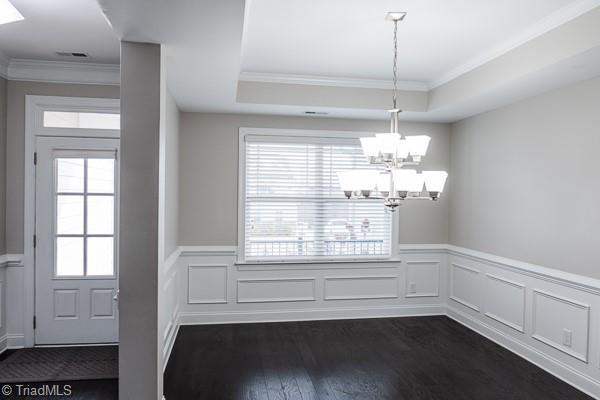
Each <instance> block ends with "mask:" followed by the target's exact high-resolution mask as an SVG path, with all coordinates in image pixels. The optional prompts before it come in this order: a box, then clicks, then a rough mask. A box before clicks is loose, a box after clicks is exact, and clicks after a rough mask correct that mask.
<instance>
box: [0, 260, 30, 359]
mask: <svg viewBox="0 0 600 400" xmlns="http://www.w3.org/2000/svg"><path fill="white" fill-rule="evenodd" d="M22 267H23V255H22V254H4V255H1V256H0V353H2V352H4V351H5V350H7V349H13V348H21V347H23V346H24V344H25V339H24V335H23V333H22V331H23V328H22V326H21V324H20V318H21V315H22V313H23V301H24V299H25V294H24V291H23V280H22V275H23V268H22Z"/></svg>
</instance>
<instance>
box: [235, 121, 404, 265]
mask: <svg viewBox="0 0 600 400" xmlns="http://www.w3.org/2000/svg"><path fill="white" fill-rule="evenodd" d="M374 134H375V132H360V131H334V130H325V129H321V130H306V129H273V128H247V127H241V128H239V137H238V214H237V229H238V232H237V239H238V240H237V242H238V243H237V252H236V254H237V260H236V264H239V265H278V264H333V263H378V262H379V263H381V262H384V261H395V260H397V254H398V250H399V243H398V242H399V240H398V239H399V226H400V225H399V217H398V214H399V213H398V212H394V213H392V226H391V230H392V233H391V238H390V256H389V257H381V256H372V257H371V256H363V257H348V258H343V257H335V258H328V257H319V258H311V259H293V258H288V259H270V260H254V259H252V260H246V255H245V247H246V246H245V243H246V227H245V224H244V221H245V220H246V137H247V136H262V137H264V136H305V137H313V138H323V137H325V138H328V137H332V138H338V139H339V138H348V139H359V138H361V137H365V136H369V135H374ZM381 207H383V204H382V205H381Z"/></svg>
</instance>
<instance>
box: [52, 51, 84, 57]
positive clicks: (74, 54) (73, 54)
mask: <svg viewBox="0 0 600 400" xmlns="http://www.w3.org/2000/svg"><path fill="white" fill-rule="evenodd" d="M56 54H58V55H59V56H61V57H75V58H88V57H89V56H90V55H89V54H88V53H82V52H70V51H57V52H56Z"/></svg>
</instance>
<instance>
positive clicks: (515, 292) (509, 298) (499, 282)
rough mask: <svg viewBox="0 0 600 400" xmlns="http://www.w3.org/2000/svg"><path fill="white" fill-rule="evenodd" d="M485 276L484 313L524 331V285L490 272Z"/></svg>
mask: <svg viewBox="0 0 600 400" xmlns="http://www.w3.org/2000/svg"><path fill="white" fill-rule="evenodd" d="M485 277H486V285H485V292H486V293H487V296H486V304H485V315H486V316H487V317H489V318H491V319H493V320H496V321H498V322H500V323H502V324H504V325H506V326H508V327H510V328H513V329H514V330H516V331H518V332H521V333H525V285H523V284H521V283H517V282H513V281H511V280H508V279H505V278H501V277H499V276H496V275H492V274H485ZM499 299H502V301H498V300H499Z"/></svg>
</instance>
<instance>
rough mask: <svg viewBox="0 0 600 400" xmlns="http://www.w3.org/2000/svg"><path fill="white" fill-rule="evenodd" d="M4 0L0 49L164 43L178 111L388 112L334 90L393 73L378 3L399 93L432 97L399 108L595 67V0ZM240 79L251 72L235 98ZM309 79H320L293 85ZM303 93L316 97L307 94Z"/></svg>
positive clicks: (493, 100)
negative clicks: (7, 15) (16, 15)
mask: <svg viewBox="0 0 600 400" xmlns="http://www.w3.org/2000/svg"><path fill="white" fill-rule="evenodd" d="M12 1H13V3H14V4H15V6H16V7H17V8H18V9H19V10H20V11H21V13H22V14H23V15H24V16H25V21H24V22H17V23H12V24H7V25H1V26H0V51H1V52H4V53H5V54H7V55H8V56H9V57H10V58H26V59H41V60H62V61H65V60H64V59H63V58H60V57H58V56H56V55H55V52H56V51H83V52H88V53H90V55H91V58H90V59H89V61H90V62H96V63H113V64H117V63H118V61H119V43H118V39H117V38H119V39H123V40H130V41H139V42H151V43H162V44H164V47H163V49H164V51H165V52H166V60H167V65H166V67H167V68H166V70H167V81H168V87H169V90H170V91H171V93H172V95H173V97H174V98H175V100H176V102H177V104H178V106H179V107H180V109H182V110H183V111H203V112H236V113H259V114H280V115H300V114H303V113H304V111H307V110H311V111H320V112H327V113H329V117H340V118H373V119H385V118H386V117H387V113H386V112H385V111H384V110H383V109H382V107H381V106H380V105H378V104H379V103H380V102H379V103H378V104H376V106H375V107H373V104H370V106H368V107H361V108H357V107H350V106H348V105H347V104H345V103H344V102H343V101H339V99H340V96H346V97H347V96H363V95H366V97H369V96H374V97H373V98H378V99H381V98H382V92H381V90H382V88H383V89H385V90H387V89H386V88H388V87H389V85H390V79H389V77H390V70H391V61H392V48H391V46H392V36H391V34H392V24H391V23H390V22H387V21H385V20H384V17H385V14H386V13H387V12H388V11H407V12H408V16H407V18H406V20H405V21H403V22H401V23H400V25H399V40H400V43H399V44H400V47H399V56H400V59H399V71H400V79H401V80H402V81H405V82H404V83H406V84H405V85H403V87H404V89H405V90H408V92H406V93H405V95H407V96H412V95H411V92H410V90H421V92H420V93H421V94H423V93H425V95H426V96H428V98H429V108H428V106H427V100H426V101H425V103H424V105H425V107H424V109H422V110H413V111H412V112H408V113H405V114H404V116H403V118H405V119H410V120H429V121H455V120H457V119H460V118H463V117H466V116H469V115H473V114H475V113H479V112H483V111H486V110H489V109H492V108H494V107H499V106H501V105H503V104H508V103H510V102H514V101H516V100H518V99H520V98H523V96H531V95H535V94H537V93H541V92H543V91H546V90H550V89H552V88H554V87H557V86H558V85H561V84H566V83H569V82H575V81H577V80H582V79H586V78H589V77H592V76H596V75H600V63H599V61H600V29H597V30H594V29H596V28H594V27H595V26H598V27H600V8H597V7H598V6H599V5H600V0H526V1H524V0H502V1H497V0H403V1H402V2H398V1H397V0H395V1H394V0H377V1H367V0H327V1H324V0H286V1H281V0H245V1H244V0H227V1H199V0H169V1H148V0H97V1H98V3H99V4H100V6H98V4H97V3H96V1H95V0H52V1H49V0H12ZM593 10H596V11H598V12H594V11H593ZM103 13H104V14H105V15H106V19H108V20H109V21H110V25H112V28H111V27H110V26H109V24H108V23H107V21H106V19H105V17H104V16H103V15H102V14H103ZM583 15H587V16H589V18H587V19H586V20H582V19H581V18H578V17H579V16H583ZM576 20H577V21H579V22H577V24H576V25H577V26H575V27H572V28H569V30H567V31H565V32H563V33H557V30H558V28H557V27H561V26H566V25H568V24H569V23H570V22H571V21H576ZM590 24H591V25H590ZM113 29H114V30H113ZM561 35H562V36H561ZM545 36H548V37H550V36H552V38H553V39H552V40H550V41H549V42H550V43H552V44H551V45H548V43H547V42H544V41H543V40H542V41H538V42H539V43H537V44H536V45H535V46H530V47H528V48H529V50H528V51H527V52H526V53H525V54H526V57H521V58H515V57H512V58H511V60H513V61H511V63H509V64H506V58H505V57H504V55H505V54H510V51H511V50H515V51H516V50H518V49H520V48H523V47H526V45H528V44H530V43H533V42H535V41H536V40H537V38H543V37H545ZM555 44H556V46H555ZM555 47H556V49H555ZM542 53H543V54H545V55H544V57H541V56H536V55H541V54H542ZM1 55H2V54H0V56H1ZM503 58H504V59H505V61H504V64H503V62H502V61H501V59H503ZM509 58H510V57H509ZM0 61H1V57H0ZM496 61H499V62H498V63H497V64H496V67H495V68H494V67H493V65H492V64H494V63H495V62H496ZM490 65H492V67H490V68H486V66H490ZM0 67H1V66H0ZM575 67H577V68H575ZM486 71H488V72H486ZM490 71H493V72H490ZM0 72H2V71H0ZM9 72H10V71H9ZM506 72H509V74H506ZM505 75H510V79H508V78H507V77H506V76H505ZM471 78H472V79H471ZM240 80H242V81H246V80H248V81H254V82H255V83H258V84H259V85H258V86H256V85H255V86H254V87H255V89H256V88H257V87H258V91H256V90H255V93H244V96H243V98H244V99H246V100H244V102H242V100H240V101H238V99H240V93H242V92H241V87H240V86H239V85H238V84H239V82H240ZM497 81H502V83H501V85H500V84H497V83H498V82H497ZM274 83H276V84H275V85H273V84H274ZM260 84H263V85H262V87H261V86H260ZM269 85H271V86H269ZM277 85H279V86H277ZM306 85H309V86H310V85H313V87H315V85H316V86H318V87H319V89H318V91H317V92H311V91H308V92H304V93H302V88H303V87H304V88H308V86H306ZM328 87H329V88H332V89H331V93H328V92H327V91H328ZM352 88H361V89H360V90H363V91H362V92H361V91H360V90H359V91H357V92H352V91H351V90H350V89H352ZM415 88H417V89H415ZM334 89H337V92H336V91H335V90H334ZM346 89H348V91H346ZM370 89H377V90H379V92H378V94H377V93H374V92H369V90H370ZM340 90H341V91H340ZM365 90H366V91H365ZM334 92H335V93H334ZM307 93H308V94H307ZM310 93H319V96H321V95H322V97H320V98H319V99H318V100H319V101H311V96H310ZM336 93H337V94H336ZM467 94H468V96H467ZM253 96H254V99H253ZM336 96H337V97H336ZM390 97H391V96H390ZM265 98H270V100H269V101H261V99H265ZM383 98H387V94H386V93H383ZM248 99H250V100H248ZM298 99H302V100H298ZM307 99H308V100H307ZM312 99H314V97H312ZM346 103H347V102H346ZM432 104H435V105H436V107H432ZM386 107H387V101H386ZM383 108H385V107H383ZM424 111H426V112H424Z"/></svg>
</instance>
